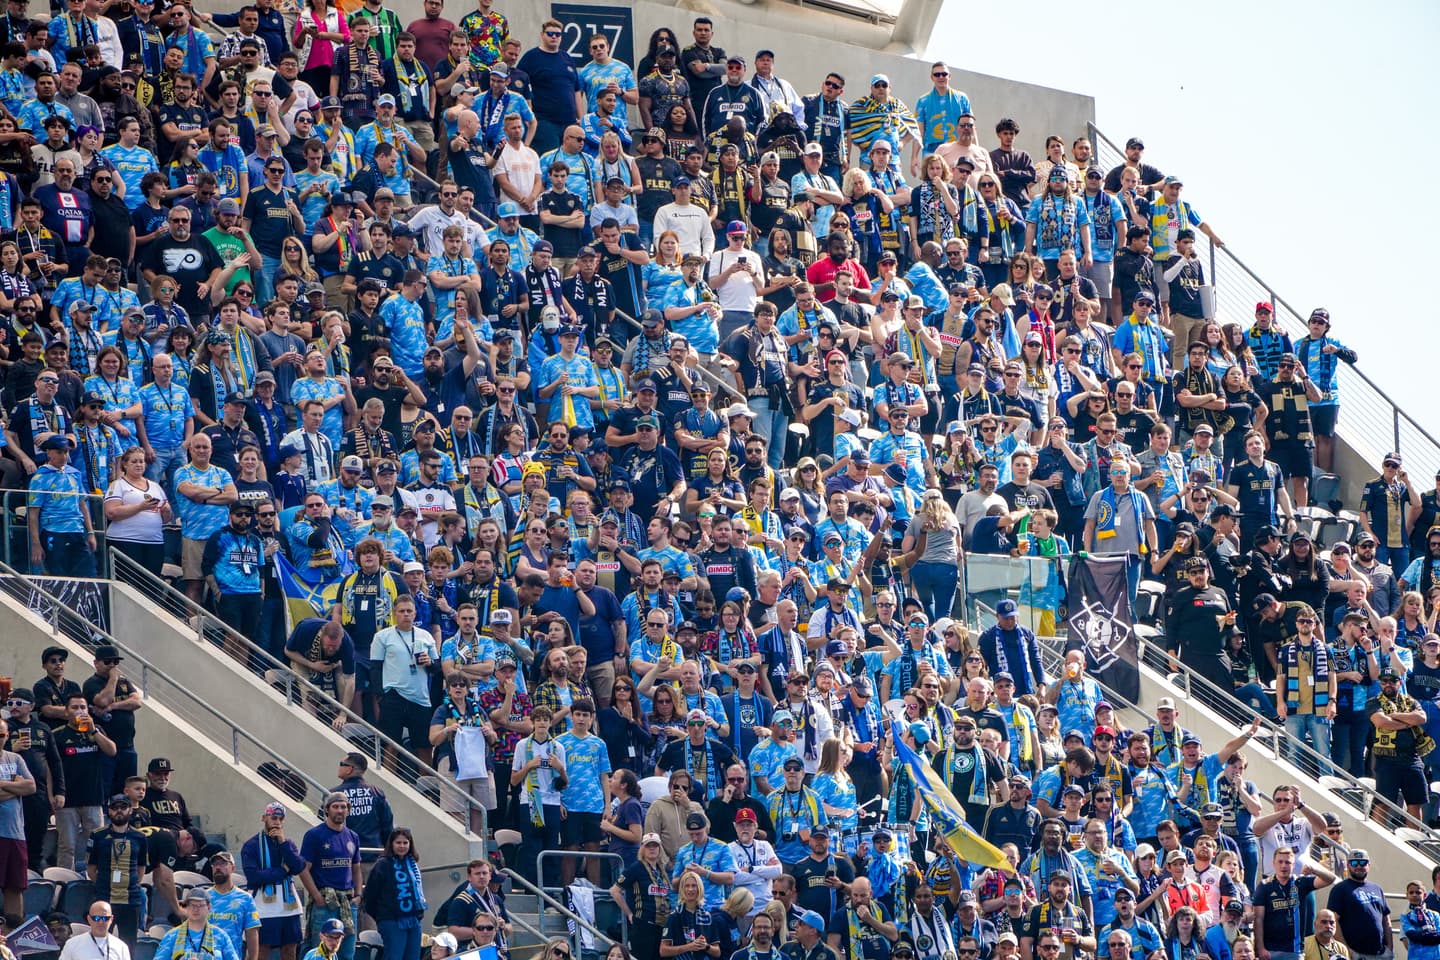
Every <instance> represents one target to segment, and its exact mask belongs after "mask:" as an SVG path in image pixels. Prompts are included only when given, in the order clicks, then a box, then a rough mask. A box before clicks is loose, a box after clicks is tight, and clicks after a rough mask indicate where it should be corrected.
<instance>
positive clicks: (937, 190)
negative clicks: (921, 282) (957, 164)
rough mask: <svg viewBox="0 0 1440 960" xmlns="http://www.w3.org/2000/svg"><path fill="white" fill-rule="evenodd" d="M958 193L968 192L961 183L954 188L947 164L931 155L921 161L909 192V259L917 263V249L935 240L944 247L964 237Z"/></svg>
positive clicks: (918, 254)
mask: <svg viewBox="0 0 1440 960" xmlns="http://www.w3.org/2000/svg"><path fill="white" fill-rule="evenodd" d="M961 190H966V191H968V185H967V184H965V182H964V181H963V180H962V181H961V184H960V187H959V188H957V187H956V185H955V183H954V182H953V179H952V176H951V171H950V164H949V163H947V162H946V161H945V158H944V157H942V156H940V155H939V154H935V153H932V154H930V155H929V156H928V157H926V158H925V159H924V160H921V161H920V180H919V182H917V183H916V184H915V186H914V187H912V188H911V190H910V256H911V257H912V258H913V259H915V260H919V259H920V246H921V245H922V244H924V243H926V242H927V241H930V240H934V241H935V242H937V243H941V244H943V243H944V242H945V241H946V240H949V239H950V238H952V237H960V236H964V235H965V232H964V231H963V230H962V229H961V227H960V212H961V210H962V206H961Z"/></svg>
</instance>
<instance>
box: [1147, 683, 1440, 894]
mask: <svg viewBox="0 0 1440 960" xmlns="http://www.w3.org/2000/svg"><path fill="white" fill-rule="evenodd" d="M1140 683H1141V689H1140V701H1141V704H1142V705H1143V706H1144V707H1145V708H1146V709H1147V710H1152V709H1153V705H1154V704H1155V703H1156V701H1158V700H1159V699H1160V698H1161V697H1174V698H1175V702H1176V706H1177V707H1178V708H1179V717H1178V719H1177V721H1176V722H1177V723H1179V724H1180V725H1181V726H1182V727H1184V728H1186V729H1188V730H1192V731H1194V732H1195V733H1196V734H1198V735H1199V736H1200V739H1201V740H1203V741H1204V742H1205V745H1206V748H1207V749H1209V750H1210V751H1212V752H1213V751H1215V750H1218V749H1220V747H1222V746H1223V745H1224V744H1225V743H1227V742H1228V741H1229V740H1230V739H1232V738H1233V737H1235V736H1237V735H1238V734H1239V733H1240V730H1239V729H1238V728H1237V727H1234V726H1232V725H1231V724H1230V723H1229V722H1228V721H1226V720H1224V719H1222V718H1221V717H1220V716H1219V715H1218V714H1217V713H1216V712H1215V711H1214V710H1213V709H1211V708H1209V707H1206V706H1204V705H1202V704H1200V703H1199V702H1197V701H1195V700H1192V699H1188V698H1186V697H1185V695H1184V693H1183V692H1182V691H1181V690H1179V689H1177V688H1176V687H1175V686H1174V685H1173V684H1170V683H1167V682H1166V680H1165V678H1164V677H1163V676H1161V675H1160V674H1159V673H1158V672H1157V671H1155V670H1152V669H1150V668H1149V667H1146V666H1141V668H1140ZM1125 720H1126V722H1127V724H1128V725H1130V727H1131V728H1132V729H1144V728H1145V727H1148V726H1149V725H1150V722H1151V721H1150V720H1149V719H1147V718H1144V717H1142V716H1141V715H1140V714H1139V713H1138V712H1136V711H1130V712H1128V713H1127V715H1126V717H1125ZM1244 753H1245V756H1246V758H1247V759H1248V760H1249V767H1248V769H1247V770H1246V778H1247V779H1249V780H1252V781H1254V782H1255V785H1256V786H1257V787H1259V788H1260V789H1261V790H1262V791H1264V792H1265V794H1266V795H1267V796H1273V795H1274V791H1275V788H1276V787H1277V786H1279V785H1280V784H1292V785H1298V786H1299V787H1300V790H1301V794H1302V796H1303V797H1304V800H1305V803H1306V804H1307V805H1308V806H1310V807H1313V808H1314V809H1316V810H1320V811H1327V812H1328V811H1333V812H1335V813H1337V814H1339V816H1340V819H1341V821H1342V822H1343V823H1344V825H1345V842H1346V843H1347V844H1348V845H1349V846H1351V847H1363V848H1365V849H1366V850H1368V851H1369V853H1370V879H1371V880H1372V881H1374V882H1375V883H1378V884H1380V886H1381V887H1382V888H1384V889H1385V890H1386V891H1387V892H1389V893H1396V892H1398V893H1402V894H1403V893H1404V892H1405V884H1406V883H1408V882H1410V881H1411V880H1416V879H1419V880H1421V882H1422V883H1423V882H1426V881H1428V879H1429V876H1430V870H1431V868H1432V867H1433V866H1434V864H1432V863H1430V862H1429V861H1427V860H1426V859H1425V858H1424V857H1423V856H1421V855H1420V854H1419V853H1418V852H1417V851H1416V850H1415V849H1414V848H1412V847H1410V846H1409V845H1407V844H1405V843H1403V842H1401V841H1399V840H1397V839H1396V838H1395V836H1394V835H1393V834H1391V833H1389V832H1388V831H1386V830H1383V829H1381V828H1380V826H1379V825H1377V824H1375V823H1373V822H1372V821H1369V820H1365V819H1363V818H1362V817H1361V816H1360V813H1359V811H1358V810H1356V809H1355V807H1353V806H1351V805H1350V804H1349V803H1347V802H1345V801H1344V800H1342V799H1341V798H1340V797H1338V796H1335V795H1334V794H1332V793H1331V792H1330V791H1328V790H1326V789H1325V788H1323V787H1321V786H1320V784H1319V783H1317V782H1316V781H1315V780H1313V779H1311V778H1310V777H1308V776H1306V775H1305V774H1303V773H1301V772H1300V771H1299V770H1297V769H1296V768H1295V767H1293V766H1291V765H1290V764H1289V763H1287V762H1285V761H1284V760H1281V759H1279V758H1277V757H1276V756H1275V754H1274V752H1273V751H1271V750H1269V749H1268V748H1266V747H1264V746H1261V745H1260V744H1258V743H1254V742H1252V743H1250V744H1248V745H1247V746H1246V747H1245V748H1244ZM1262 804H1263V806H1264V808H1265V809H1264V812H1265V813H1269V812H1270V811H1271V810H1272V809H1273V807H1272V806H1271V804H1270V803H1269V802H1268V801H1262ZM1261 866H1262V868H1266V867H1268V865H1266V864H1262V865H1261ZM1250 885H1251V888H1252V889H1253V888H1254V883H1253V881H1252V882H1251V884H1250Z"/></svg>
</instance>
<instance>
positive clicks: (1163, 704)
mask: <svg viewBox="0 0 1440 960" xmlns="http://www.w3.org/2000/svg"><path fill="white" fill-rule="evenodd" d="M1155 709H1156V710H1174V709H1175V698H1174V697H1161V698H1160V699H1159V700H1157V701H1155Z"/></svg>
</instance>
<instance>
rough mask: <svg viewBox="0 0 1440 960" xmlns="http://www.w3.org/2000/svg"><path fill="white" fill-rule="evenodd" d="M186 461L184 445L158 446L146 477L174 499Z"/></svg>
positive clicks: (146, 471) (146, 469) (146, 470)
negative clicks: (178, 480)
mask: <svg viewBox="0 0 1440 960" xmlns="http://www.w3.org/2000/svg"><path fill="white" fill-rule="evenodd" d="M267 302H268V301H267ZM185 461H186V458H185V448H184V447H168V448H167V447H156V448H155V462H154V463H152V464H150V465H149V466H147V467H146V468H145V479H146V480H150V481H153V482H155V483H158V484H160V485H161V486H162V487H164V488H165V492H166V493H167V494H169V495H170V498H171V500H174V498H175V496H174V494H175V472H176V471H177V470H179V469H180V468H181V467H183V466H185Z"/></svg>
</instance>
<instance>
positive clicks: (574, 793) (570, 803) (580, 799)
mask: <svg viewBox="0 0 1440 960" xmlns="http://www.w3.org/2000/svg"><path fill="white" fill-rule="evenodd" d="M556 741H557V742H558V743H559V744H560V746H562V747H564V748H565V779H566V782H565V789H564V790H562V791H561V792H560V798H561V800H562V802H563V803H564V804H565V809H566V810H568V811H569V812H571V813H595V814H600V813H604V812H605V791H604V789H603V788H602V787H601V784H602V783H604V782H605V781H604V778H606V777H608V776H609V775H610V751H609V748H607V747H606V746H605V741H604V740H602V739H600V738H599V737H597V736H595V734H593V733H592V734H590V735H589V736H588V737H577V736H576V735H575V733H574V732H573V731H571V732H570V733H564V734H561V735H560V736H559V737H557V738H556Z"/></svg>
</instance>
